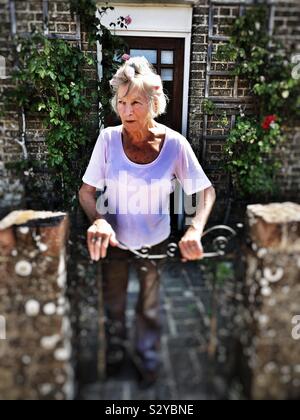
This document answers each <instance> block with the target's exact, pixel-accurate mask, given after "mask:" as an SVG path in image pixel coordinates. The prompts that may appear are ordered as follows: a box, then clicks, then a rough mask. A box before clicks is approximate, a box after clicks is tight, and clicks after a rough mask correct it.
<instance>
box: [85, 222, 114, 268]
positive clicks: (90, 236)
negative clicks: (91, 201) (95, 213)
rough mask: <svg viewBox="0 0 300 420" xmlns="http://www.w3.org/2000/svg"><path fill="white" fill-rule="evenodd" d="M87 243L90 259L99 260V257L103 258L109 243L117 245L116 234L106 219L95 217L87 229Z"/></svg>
mask: <svg viewBox="0 0 300 420" xmlns="http://www.w3.org/2000/svg"><path fill="white" fill-rule="evenodd" d="M87 245H88V250H89V253H90V256H91V259H92V261H99V260H100V258H105V257H106V255H107V248H108V247H109V245H111V246H114V247H115V246H118V241H117V239H116V234H115V232H114V230H113V228H112V227H111V225H110V224H109V223H108V222H107V221H106V220H104V219H97V220H95V222H94V224H93V225H92V226H91V227H90V228H89V229H88V231H87Z"/></svg>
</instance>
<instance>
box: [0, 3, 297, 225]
mask: <svg viewBox="0 0 300 420" xmlns="http://www.w3.org/2000/svg"><path fill="white" fill-rule="evenodd" d="M0 5H1V13H0V27H1V30H0V55H1V56H3V57H5V60H6V64H7V74H8V75H9V74H10V69H11V59H12V57H11V55H10V41H11V36H10V16H9V6H8V0H0ZM208 5H209V0H199V1H198V3H197V4H196V5H195V6H194V16H193V35H192V53H191V81H190V100H189V104H190V112H189V134H188V137H189V140H190V141H191V143H192V144H193V146H194V148H195V150H196V151H197V153H198V155H199V158H200V160H201V162H202V164H203V166H204V168H205V170H206V172H207V173H208V175H209V177H210V178H211V180H212V181H213V182H214V184H215V186H216V187H217V191H218V197H219V208H216V210H215V211H216V216H215V217H216V219H220V218H222V214H223V211H224V202H226V198H227V196H228V177H227V176H224V173H222V172H221V171H220V170H217V169H216V165H217V163H218V162H219V161H220V160H221V158H222V150H223V147H224V140H211V141H208V142H207V149H206V154H205V159H202V151H203V150H202V144H203V141H202V133H203V128H204V116H203V107H202V102H203V98H204V96H205V79H206V65H207V49H208V11H209V7H208ZM214 13H215V17H214V28H213V34H214V35H224V34H225V33H226V28H227V27H228V24H230V22H233V21H234V19H235V18H236V17H237V16H238V13H239V8H238V7H237V6H228V5H223V6H220V7H215V12H214ZM16 15H17V32H18V33H19V32H23V31H30V30H31V29H32V27H33V26H36V27H38V28H40V29H43V14H42V1H41V0H29V1H18V0H17V1H16ZM299 20H300V4H299V2H298V0H293V1H292V0H289V1H287V2H282V1H281V2H279V1H278V2H277V7H276V14H275V25H274V31H275V34H276V36H278V38H279V39H281V40H283V41H284V44H285V46H286V47H287V48H288V49H289V51H291V52H292V51H293V52H297V51H298V52H299V51H300V30H299V25H298V23H299ZM76 29H77V28H76V21H72V18H71V15H70V12H69V3H68V1H63V0H55V1H52V0H50V1H49V31H50V33H51V32H53V33H60V34H71V33H74V32H75V31H76ZM219 43H220V42H219ZM81 44H82V48H83V49H84V50H86V49H87V45H86V34H85V32H84V28H83V31H82V34H81ZM217 45H218V43H217V42H216V43H214V49H213V59H212V65H211V70H213V71H225V70H228V69H230V68H232V66H233V63H227V64H224V63H220V62H217V61H216V59H215V51H216V48H217ZM96 77H97V75H96V72H91V81H95V79H96ZM9 83H10V80H9V79H0V89H3V87H4V86H6V85H8V84H9ZM233 93H234V78H233V77H229V76H222V77H221V76H212V77H211V79H210V83H209V94H210V95H211V96H221V97H222V96H232V95H233ZM236 95H237V97H238V98H240V99H241V101H242V102H241V103H242V105H243V106H245V107H246V111H249V112H251V103H249V102H248V101H246V100H245V101H243V98H245V97H247V95H248V83H247V81H245V80H240V81H239V82H238V86H237V91H236ZM221 111H222V110H221V109H220V112H221ZM226 111H227V113H228V115H229V116H230V115H235V114H237V113H238V109H237V106H232V107H229V108H227V109H226ZM95 112H96V105H95ZM21 126H22V125H21V121H20V115H19V113H18V112H16V110H14V109H12V110H11V111H10V112H9V113H6V114H5V116H4V117H1V120H0V130H1V131H0V133H1V137H0V209H1V207H11V208H21V207H22V206H24V182H23V179H21V180H20V178H19V177H16V176H14V175H13V174H12V172H11V171H7V170H5V169H4V162H10V161H15V160H19V159H20V158H21V157H22V150H21V148H20V146H19V145H18V144H17V143H16V141H15V140H16V139H18V138H20V129H21ZM229 129H230V127H229V126H228V127H227V128H226V129H225V130H224V129H221V128H220V127H219V126H218V123H217V121H216V118H213V117H209V118H208V123H207V135H208V136H219V135H226V134H227V133H228V131H229ZM298 132H299V131H298V130H296V129H294V130H290V131H289V141H288V143H287V144H286V149H285V151H284V169H283V174H281V175H280V177H279V182H280V185H281V190H282V197H281V198H282V199H297V198H298V199H299V191H300V188H299V186H300V164H299V155H300V140H299V134H298ZM44 136H45V132H44V130H43V129H42V126H41V121H40V118H39V117H37V116H34V115H31V116H28V118H27V148H28V152H29V157H36V158H38V159H41V160H43V159H44V158H45V156H46V145H45V142H44ZM92 137H93V136H92ZM93 141H94V139H93V138H91V143H92V142H93ZM210 168H211V169H210ZM45 169H46V168H45ZM282 175H284V176H282ZM40 180H41V183H43V182H49V181H48V180H47V174H40ZM47 185H49V184H47ZM49 188H50V187H49ZM222 200H223V201H222ZM0 212H1V210H0Z"/></svg>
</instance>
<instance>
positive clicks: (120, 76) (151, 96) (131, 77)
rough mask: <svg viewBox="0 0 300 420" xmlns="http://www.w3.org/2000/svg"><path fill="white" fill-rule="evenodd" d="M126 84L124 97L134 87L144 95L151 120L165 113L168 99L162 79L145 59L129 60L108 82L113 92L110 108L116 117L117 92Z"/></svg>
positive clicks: (134, 58)
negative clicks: (126, 88) (146, 98)
mask: <svg viewBox="0 0 300 420" xmlns="http://www.w3.org/2000/svg"><path fill="white" fill-rule="evenodd" d="M127 84H128V90H127V92H126V95H128V93H129V92H130V91H131V90H132V89H134V88H135V87H137V88H138V89H140V90H141V91H143V92H144V93H145V94H146V96H147V97H148V100H149V110H150V113H151V115H152V118H156V117H158V116H159V115H162V114H165V113H166V109H167V104H168V102H169V99H168V97H167V95H166V94H165V93H164V90H163V83H162V79H161V77H160V76H159V75H158V74H157V73H156V70H155V68H154V67H153V66H152V64H150V63H149V61H148V60H147V59H146V58H145V57H133V58H130V59H129V60H128V61H126V63H125V64H123V65H122V66H121V67H120V68H119V70H118V71H117V72H116V74H115V75H114V77H113V78H112V79H111V81H110V86H111V88H112V91H113V98H112V100H111V106H112V109H113V110H114V112H115V113H116V114H117V115H119V114H118V109H117V104H118V91H119V88H120V86H124V85H127ZM126 95H125V96H126Z"/></svg>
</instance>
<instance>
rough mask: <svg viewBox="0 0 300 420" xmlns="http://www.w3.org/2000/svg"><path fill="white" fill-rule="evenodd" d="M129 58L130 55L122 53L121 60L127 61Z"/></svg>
mask: <svg viewBox="0 0 300 420" xmlns="http://www.w3.org/2000/svg"><path fill="white" fill-rule="evenodd" d="M130 58H131V57H130V55H128V54H123V55H122V60H123V61H128V60H130Z"/></svg>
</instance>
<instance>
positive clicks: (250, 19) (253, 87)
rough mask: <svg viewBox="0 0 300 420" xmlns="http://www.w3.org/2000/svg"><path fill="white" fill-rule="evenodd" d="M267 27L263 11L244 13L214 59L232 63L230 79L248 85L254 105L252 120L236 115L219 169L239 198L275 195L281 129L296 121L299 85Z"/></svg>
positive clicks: (261, 8)
mask: <svg viewBox="0 0 300 420" xmlns="http://www.w3.org/2000/svg"><path fill="white" fill-rule="evenodd" d="M267 25H268V8H267V6H255V7H251V8H249V9H248V10H247V12H246V13H245V15H244V16H242V17H240V18H238V19H236V21H235V23H234V25H233V26H232V27H231V29H230V33H229V35H230V40H229V42H228V44H224V45H221V46H220V47H219V49H218V54H217V55H218V59H219V60H220V61H226V62H235V63H236V65H235V67H234V70H233V71H232V74H233V75H237V76H239V77H241V78H244V79H247V80H248V81H249V84H250V91H251V93H252V95H253V100H254V103H255V115H251V116H247V115H246V114H245V113H243V112H241V115H240V116H239V117H238V118H237V123H236V125H235V127H234V129H233V130H232V131H231V133H230V135H229V137H228V140H227V142H226V145H225V149H224V151H225V161H224V165H223V166H224V168H225V169H226V170H227V171H228V172H229V173H230V174H231V175H232V177H233V183H234V185H235V187H236V190H237V191H238V193H239V194H240V195H241V196H247V195H252V196H253V195H254V194H260V195H264V194H271V195H273V194H275V193H276V192H277V191H278V186H277V185H276V182H275V179H276V178H275V176H276V174H277V173H278V170H279V169H280V168H281V167H282V165H281V163H280V161H279V160H278V159H277V157H276V156H275V155H276V151H277V150H278V148H279V146H281V145H282V144H283V143H284V141H285V137H284V134H283V126H284V125H287V124H291V121H292V120H293V119H294V120H296V119H297V118H299V116H300V83H299V79H297V78H294V77H293V64H292V62H291V59H290V58H289V57H288V55H287V53H286V52H285V50H284V48H283V46H282V45H280V43H278V42H277V41H275V39H274V38H273V37H270V36H269V35H268V28H267Z"/></svg>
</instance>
